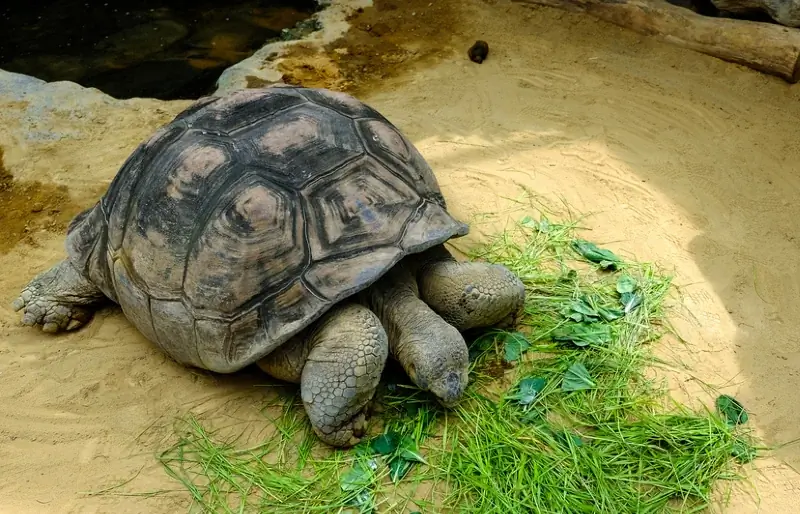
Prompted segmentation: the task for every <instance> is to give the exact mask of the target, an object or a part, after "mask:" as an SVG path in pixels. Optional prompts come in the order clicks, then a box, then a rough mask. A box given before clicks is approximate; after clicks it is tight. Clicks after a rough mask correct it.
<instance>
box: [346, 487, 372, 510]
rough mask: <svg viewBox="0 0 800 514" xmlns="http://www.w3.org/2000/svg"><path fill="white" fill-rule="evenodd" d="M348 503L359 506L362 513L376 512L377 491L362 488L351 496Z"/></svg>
mask: <svg viewBox="0 0 800 514" xmlns="http://www.w3.org/2000/svg"><path fill="white" fill-rule="evenodd" d="M347 504H348V505H352V506H354V507H358V512H360V513H361V514H373V513H374V512H375V492H374V491H372V490H370V489H362V490H360V491H358V492H357V493H356V495H355V496H353V497H352V498H350V501H348V502H347Z"/></svg>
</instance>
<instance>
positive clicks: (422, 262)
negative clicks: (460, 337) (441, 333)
mask: <svg viewBox="0 0 800 514" xmlns="http://www.w3.org/2000/svg"><path fill="white" fill-rule="evenodd" d="M407 259H408V262H409V265H410V266H413V267H415V268H416V275H417V282H418V284H419V293H420V298H422V299H423V300H424V301H425V303H427V304H428V305H429V306H430V307H431V308H432V309H433V310H434V311H436V313H437V314H439V315H440V316H441V317H442V318H444V320H445V321H447V322H448V323H450V324H451V325H453V326H454V327H456V328H457V329H458V330H461V331H464V330H468V329H471V328H478V327H490V326H493V325H498V324H503V325H511V324H513V323H514V322H515V321H516V317H517V315H518V314H519V313H520V311H521V309H522V307H523V305H524V304H525V285H524V284H523V283H522V281H521V280H520V279H519V277H517V276H516V275H514V274H513V273H512V272H511V270H509V269H508V268H506V267H505V266H501V265H499V264H489V263H485V262H459V261H457V260H456V259H455V258H454V257H453V256H452V255H451V254H450V252H448V251H447V249H446V248H445V247H444V246H436V247H433V248H431V249H430V250H428V251H426V252H423V253H422V254H419V255H412V256H410V257H408V258H407Z"/></svg>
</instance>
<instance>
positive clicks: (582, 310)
mask: <svg viewBox="0 0 800 514" xmlns="http://www.w3.org/2000/svg"><path fill="white" fill-rule="evenodd" d="M569 307H570V309H572V310H573V311H574V312H577V313H579V314H583V315H584V316H586V317H589V318H598V317H600V313H598V312H597V310H595V308H594V307H592V306H591V305H589V302H588V301H586V300H585V299H584V298H581V299H580V300H573V301H572V303H571V304H570V305H569Z"/></svg>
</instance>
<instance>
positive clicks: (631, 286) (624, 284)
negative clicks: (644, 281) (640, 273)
mask: <svg viewBox="0 0 800 514" xmlns="http://www.w3.org/2000/svg"><path fill="white" fill-rule="evenodd" d="M636 287H637V284H636V280H634V279H633V277H631V276H629V275H623V276H621V277H619V280H617V292H618V293H619V294H625V293H632V292H634V291H636Z"/></svg>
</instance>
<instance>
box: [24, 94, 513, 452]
mask: <svg viewBox="0 0 800 514" xmlns="http://www.w3.org/2000/svg"><path fill="white" fill-rule="evenodd" d="M467 232H468V227H467V225H465V224H464V223H461V222H459V221H457V220H456V219H454V218H453V217H452V216H451V215H450V214H449V213H448V212H447V210H446V206H445V201H444V198H443V197H442V194H441V192H440V189H439V185H438V183H437V181H436V179H435V177H434V175H433V172H432V171H431V168H430V167H429V165H428V164H427V163H426V162H425V160H424V159H423V157H422V156H421V155H420V153H419V152H418V151H417V149H416V148H414V146H413V145H412V144H411V142H409V141H408V139H406V137H405V136H404V135H402V134H401V133H400V131H399V130H398V129H397V128H396V127H395V126H394V125H393V124H392V123H390V122H389V121H388V120H387V119H386V118H384V117H383V116H382V115H381V114H379V113H378V112H376V111H375V110H374V109H372V108H371V107H369V106H367V105H365V104H364V103H362V102H360V101H358V100H356V99H355V98H353V97H352V96H350V95H346V94H344V93H337V92H332V91H329V90H324V89H313V88H303V87H286V86H277V87H267V88H261V89H247V90H242V91H238V92H235V93H232V94H228V95H226V96H222V97H206V98H202V99H200V100H198V101H197V102H195V103H194V104H193V105H191V106H190V107H189V108H187V109H186V110H185V111H183V112H182V113H180V114H179V115H178V116H177V117H175V119H174V120H173V121H171V122H170V123H169V124H167V125H165V126H164V127H162V128H161V129H159V130H158V131H157V132H156V133H155V134H154V135H153V136H152V137H151V138H150V139H149V140H147V141H145V142H144V143H142V144H141V145H139V147H138V148H137V149H136V150H135V151H134V152H133V153H132V154H131V155H130V156H129V157H128V159H127V160H126V161H125V163H124V164H123V165H122V167H121V168H120V170H119V172H118V173H117V175H116V177H115V178H114V180H113V182H112V183H111V185H110V186H109V188H108V191H107V192H106V193H105V194H104V195H103V197H102V198H101V199H100V200H99V201H98V202H97V203H96V204H95V205H94V206H93V207H91V208H89V209H87V210H85V211H84V212H82V213H80V214H78V215H77V216H76V217H75V218H74V219H73V220H72V222H71V223H70V225H69V228H68V231H67V236H66V251H67V258H66V259H65V260H63V261H61V262H60V263H58V264H56V265H55V266H54V267H52V268H51V269H49V270H47V271H44V272H42V273H40V274H39V275H38V276H37V277H35V278H34V279H33V280H32V281H31V282H30V283H29V284H28V285H27V286H26V287H25V289H24V290H23V291H22V292H21V293H20V296H19V298H17V299H16V300H15V301H14V303H13V307H14V309H15V310H17V311H19V310H23V312H24V314H23V317H22V321H23V323H24V324H25V325H29V326H34V325H41V326H42V329H43V330H44V331H45V332H59V331H63V330H74V329H76V328H78V327H80V326H82V325H84V324H85V323H86V322H87V321H89V320H90V318H91V317H92V314H93V312H94V311H95V310H97V309H98V308H99V307H100V306H101V305H102V304H103V303H105V302H107V301H108V300H111V301H113V302H115V303H117V304H118V305H119V306H120V307H121V308H122V311H123V313H124V314H125V316H126V317H127V318H128V320H130V322H131V323H132V324H133V325H134V326H135V327H136V328H137V329H138V330H139V331H140V332H141V333H142V334H144V336H145V337H147V338H148V339H149V340H150V341H152V342H153V343H155V344H156V345H158V346H159V347H161V348H162V349H163V350H164V351H165V352H166V353H167V354H169V355H170V356H171V357H172V358H173V359H175V360H176V361H177V362H179V363H181V364H183V365H187V366H196V367H198V368H204V369H207V370H210V371H213V372H218V373H231V372H234V371H237V370H239V369H241V368H243V367H245V366H248V365H250V364H254V363H255V364H257V365H258V366H259V367H260V368H261V369H263V370H264V371H266V372H267V373H269V374H271V375H272V376H274V377H276V378H278V379H283V380H287V381H291V382H295V383H299V384H300V389H301V396H302V399H303V403H304V405H305V409H306V412H307V414H308V416H309V419H310V421H311V424H312V426H313V428H314V430H315V432H316V433H317V435H318V436H319V437H320V438H321V439H322V440H323V441H325V442H326V443H328V444H330V445H333V446H349V445H353V444H355V443H356V442H357V441H358V440H359V439H360V437H362V435H363V431H364V424H365V419H364V409H365V408H366V406H367V404H368V403H369V402H370V400H371V399H372V397H373V395H374V392H375V389H376V387H377V385H378V382H379V380H380V376H381V373H382V371H383V369H384V366H385V364H386V360H387V358H388V355H390V354H391V355H392V356H393V357H394V358H396V359H397V360H398V361H399V362H400V363H401V365H402V366H403V368H404V369H405V370H406V372H407V373H408V375H409V377H410V378H411V379H412V381H413V382H414V383H415V384H416V385H418V386H419V387H420V388H422V389H425V390H428V391H430V392H432V393H433V394H434V395H435V396H436V397H437V398H438V399H439V401H440V402H441V403H442V404H444V405H445V406H451V405H453V404H454V402H455V401H457V400H458V398H459V397H460V396H461V394H462V393H463V391H464V388H465V387H466V384H467V381H468V376H467V375H468V364H469V363H468V352H467V346H466V343H465V341H464V339H463V336H462V335H461V331H464V330H466V329H469V328H473V327H480V326H490V325H494V324H496V323H499V322H501V321H503V320H507V319H509V318H513V317H514V316H515V315H516V313H517V312H518V311H519V309H520V308H521V306H522V304H523V301H524V294H525V291H524V287H523V285H522V282H521V281H520V280H519V278H517V277H515V276H514V275H513V274H512V273H511V272H510V271H509V270H508V269H506V268H504V267H502V266H499V265H493V264H488V263H480V262H459V261H457V260H456V259H454V258H453V256H452V255H451V254H450V253H449V252H448V251H447V250H446V249H445V247H444V246H443V243H444V242H445V241H447V240H448V239H450V238H454V237H460V236H463V235H465V234H467Z"/></svg>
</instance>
